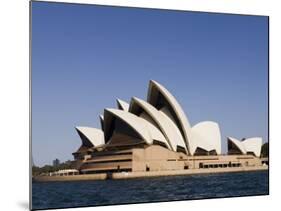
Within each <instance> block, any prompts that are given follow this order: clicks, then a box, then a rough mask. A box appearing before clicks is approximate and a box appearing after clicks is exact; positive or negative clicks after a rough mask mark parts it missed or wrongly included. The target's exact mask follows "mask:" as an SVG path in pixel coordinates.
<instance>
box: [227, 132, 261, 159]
mask: <svg viewBox="0 0 281 211" xmlns="http://www.w3.org/2000/svg"><path fill="white" fill-rule="evenodd" d="M228 140H229V141H231V142H232V143H233V144H235V145H236V146H237V148H238V149H239V150H240V151H241V152H242V153H243V154H247V152H252V153H254V155H255V156H257V157H259V156H260V154H261V147H262V138H261V137H253V138H247V139H245V140H244V141H239V140H237V139H235V138H232V137H228Z"/></svg>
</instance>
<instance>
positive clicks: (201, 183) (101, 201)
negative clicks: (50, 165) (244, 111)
mask: <svg viewBox="0 0 281 211" xmlns="http://www.w3.org/2000/svg"><path fill="white" fill-rule="evenodd" d="M268 193H269V187H268V172H267V171H259V172H247V173H245V172H244V173H225V174H208V175H193V176H190V175H189V176H170V177H155V178H142V179H129V180H104V181H81V182H49V183H48V182H33V184H32V209H46V208H65V207H78V206H98V205H112V204H126V203H140V202H158V201H172V200H190V199H204V198H216V197H233V196H250V195H266V194H268Z"/></svg>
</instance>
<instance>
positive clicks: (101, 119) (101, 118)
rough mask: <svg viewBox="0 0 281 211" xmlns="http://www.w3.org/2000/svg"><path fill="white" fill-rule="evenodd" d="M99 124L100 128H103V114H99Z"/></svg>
mask: <svg viewBox="0 0 281 211" xmlns="http://www.w3.org/2000/svg"><path fill="white" fill-rule="evenodd" d="M99 117H100V125H101V129H102V130H103V115H100V116H99Z"/></svg>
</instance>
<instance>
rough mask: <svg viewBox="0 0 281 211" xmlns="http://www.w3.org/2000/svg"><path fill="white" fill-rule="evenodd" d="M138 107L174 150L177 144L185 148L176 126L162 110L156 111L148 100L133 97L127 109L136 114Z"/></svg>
mask: <svg viewBox="0 0 281 211" xmlns="http://www.w3.org/2000/svg"><path fill="white" fill-rule="evenodd" d="M139 108H141V109H143V110H144V111H145V112H146V113H147V114H148V115H149V117H150V118H151V119H152V122H153V123H154V124H155V126H156V127H157V128H159V129H160V131H161V132H162V134H163V135H164V136H165V139H166V140H167V142H168V145H169V146H170V147H171V149H172V150H174V151H176V150H177V146H181V147H183V148H185V149H186V145H185V142H184V139H183V137H182V135H181V133H180V131H179V129H178V127H177V126H176V125H175V123H174V122H173V121H172V120H171V119H170V118H169V117H167V116H166V115H165V114H164V113H163V112H161V111H158V110H157V109H156V108H155V107H153V106H152V105H151V104H149V103H148V102H146V101H144V100H141V99H139V98H136V97H133V98H132V100H131V104H130V108H129V111H130V112H132V113H134V114H137V112H138V109H139ZM140 116H142V115H141V114H140Z"/></svg>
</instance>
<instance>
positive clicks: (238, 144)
mask: <svg viewBox="0 0 281 211" xmlns="http://www.w3.org/2000/svg"><path fill="white" fill-rule="evenodd" d="M227 139H228V141H231V143H233V144H234V145H235V146H236V147H237V148H238V149H239V150H240V151H241V152H242V154H246V153H247V151H246V150H245V147H244V145H243V143H242V142H241V141H239V140H238V139H236V138H233V137H228V138H227Z"/></svg>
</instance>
